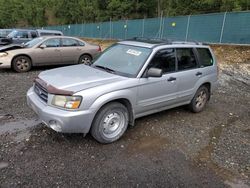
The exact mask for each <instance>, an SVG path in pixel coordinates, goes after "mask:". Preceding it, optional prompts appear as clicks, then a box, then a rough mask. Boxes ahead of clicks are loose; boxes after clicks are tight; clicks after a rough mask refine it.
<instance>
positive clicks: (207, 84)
mask: <svg viewBox="0 0 250 188" xmlns="http://www.w3.org/2000/svg"><path fill="white" fill-rule="evenodd" d="M202 86H205V87H206V88H207V89H208V92H209V98H208V100H210V95H211V83H210V82H205V83H203V84H202V85H201V86H200V87H202Z"/></svg>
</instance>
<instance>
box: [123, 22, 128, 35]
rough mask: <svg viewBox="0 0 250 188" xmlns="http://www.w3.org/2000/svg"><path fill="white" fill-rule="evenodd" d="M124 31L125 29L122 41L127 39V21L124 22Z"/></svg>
mask: <svg viewBox="0 0 250 188" xmlns="http://www.w3.org/2000/svg"><path fill="white" fill-rule="evenodd" d="M124 29H125V38H124V39H127V32H128V20H127V19H126V21H125V25H124Z"/></svg>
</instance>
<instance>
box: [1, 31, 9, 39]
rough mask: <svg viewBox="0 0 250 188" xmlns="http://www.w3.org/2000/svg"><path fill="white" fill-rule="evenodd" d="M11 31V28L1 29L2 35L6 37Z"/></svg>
mask: <svg viewBox="0 0 250 188" xmlns="http://www.w3.org/2000/svg"><path fill="white" fill-rule="evenodd" d="M9 33H10V30H1V29H0V37H6V36H7V35H8V34H9Z"/></svg>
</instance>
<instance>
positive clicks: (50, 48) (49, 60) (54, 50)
mask: <svg viewBox="0 0 250 188" xmlns="http://www.w3.org/2000/svg"><path fill="white" fill-rule="evenodd" d="M33 53H34V58H33V59H34V63H35V64H36V65H52V64H62V55H61V45H60V39H59V38H50V39H47V40H46V41H45V42H43V43H42V44H41V45H40V47H37V48H36V49H35V50H34V52H33Z"/></svg>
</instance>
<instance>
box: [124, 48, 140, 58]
mask: <svg viewBox="0 0 250 188" xmlns="http://www.w3.org/2000/svg"><path fill="white" fill-rule="evenodd" d="M127 53H128V54H131V55H135V56H139V55H141V52H140V51H137V50H132V49H129V50H128V51H127Z"/></svg>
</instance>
